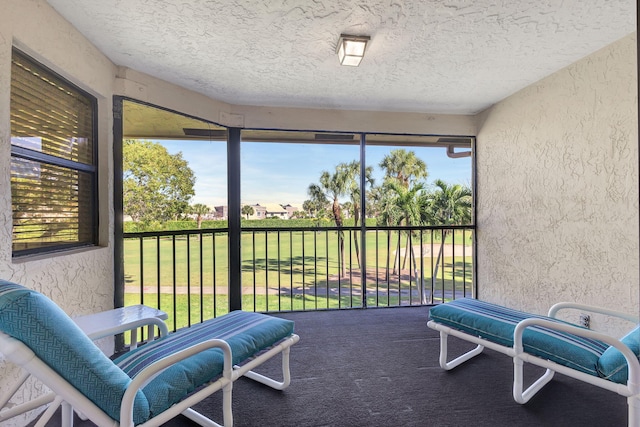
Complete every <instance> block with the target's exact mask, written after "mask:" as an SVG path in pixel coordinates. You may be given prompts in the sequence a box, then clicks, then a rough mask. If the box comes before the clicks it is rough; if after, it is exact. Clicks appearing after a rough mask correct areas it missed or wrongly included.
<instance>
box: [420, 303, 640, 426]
mask: <svg viewBox="0 0 640 427" xmlns="http://www.w3.org/2000/svg"><path fill="white" fill-rule="evenodd" d="M565 309H577V310H580V311H586V312H591V313H599V314H604V315H607V316H613V317H618V318H621V319H624V320H627V321H629V322H632V323H635V325H636V327H635V328H634V329H633V330H632V331H631V332H629V333H628V334H627V335H625V336H624V337H623V338H621V339H620V340H618V339H616V338H613V337H611V336H608V335H605V334H602V333H599V332H595V331H592V330H589V329H587V328H584V327H580V326H577V325H574V324H571V323H568V322H564V321H562V320H559V319H558V318H557V314H558V312H559V311H561V310H565ZM427 325H428V326H429V327H430V328H432V329H435V330H437V331H439V332H440V366H441V367H442V368H443V369H446V370H450V369H453V368H455V367H457V366H458V365H460V364H462V363H464V362H466V361H467V360H469V359H471V358H473V357H475V356H477V355H479V354H480V353H482V351H483V350H484V348H485V347H487V348H490V349H492V350H495V351H498V352H500V353H503V354H506V355H508V356H510V357H512V358H513V362H514V379H513V397H514V399H515V400H516V402H518V403H522V404H524V403H526V402H528V401H529V400H530V399H531V398H532V397H533V396H534V395H535V394H536V393H537V392H538V391H540V389H542V388H543V387H544V386H545V385H546V384H547V383H548V382H549V381H551V379H552V378H553V376H554V374H555V372H559V373H561V374H564V375H567V376H569V377H572V378H576V379H578V380H581V381H584V382H586V383H589V384H593V385H595V386H598V387H601V388H604V389H606V390H610V391H613V392H615V393H618V394H620V395H622V396H625V397H627V402H628V407H629V426H630V427H631V426H639V425H640V362H639V358H640V326H638V317H636V316H632V315H628V314H625V313H620V312H616V311H613V310H608V309H603V308H598V307H593V306H586V305H581V304H574V303H558V304H556V305H554V306H553V307H551V309H550V310H549V313H548V315H547V316H541V315H535V314H531V313H526V312H522V311H518V310H512V309H508V308H506V307H502V306H500V305H496V304H491V303H487V302H483V301H478V300H476V299H470V298H463V299H458V300H455V301H452V302H449V303H445V304H442V305H439V306H436V307H433V308H432V309H431V310H430V320H429V321H428V323H427ZM449 335H452V336H454V337H457V338H460V339H462V340H465V341H469V342H471V343H474V344H476V345H477V346H476V347H475V348H473V349H472V350H470V351H468V352H466V353H464V354H462V355H460V356H458V357H456V358H455V359H453V360H451V361H448V354H447V341H448V337H449ZM524 362H527V363H531V364H533V365H537V366H540V367H543V368H545V369H546V371H545V373H544V374H543V375H542V376H541V377H540V378H539V379H538V380H537V381H535V382H534V383H533V384H531V385H530V386H529V387H528V388H527V389H525V390H523V388H524V386H523V366H524Z"/></svg>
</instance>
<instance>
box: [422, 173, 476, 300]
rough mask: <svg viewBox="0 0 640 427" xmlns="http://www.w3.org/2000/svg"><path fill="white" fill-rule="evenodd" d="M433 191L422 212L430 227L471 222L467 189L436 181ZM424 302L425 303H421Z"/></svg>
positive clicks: (447, 232) (441, 252)
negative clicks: (426, 217) (426, 206)
mask: <svg viewBox="0 0 640 427" xmlns="http://www.w3.org/2000/svg"><path fill="white" fill-rule="evenodd" d="M434 185H435V187H436V189H435V191H434V192H433V193H432V194H431V195H430V197H429V198H430V200H429V204H428V205H429V206H428V208H427V209H425V210H424V212H425V215H428V220H429V222H430V223H431V224H432V225H462V224H468V223H470V222H471V207H472V192H471V189H470V188H469V187H466V186H462V185H460V184H455V185H449V184H447V183H446V182H444V181H442V180H440V179H437V180H436V181H435V182H434ZM449 232H450V231H449V230H444V231H443V233H442V242H441V244H440V251H439V252H438V258H437V259H436V263H435V268H434V272H433V276H432V278H431V281H432V283H433V286H434V287H435V282H436V277H437V276H438V267H439V265H440V260H441V259H442V256H443V254H444V242H445V239H446V237H447V235H448V234H449ZM423 302H426V301H423Z"/></svg>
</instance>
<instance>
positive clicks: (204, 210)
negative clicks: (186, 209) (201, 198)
mask: <svg viewBox="0 0 640 427" xmlns="http://www.w3.org/2000/svg"><path fill="white" fill-rule="evenodd" d="M190 211H191V213H192V214H195V215H196V222H197V223H198V229H200V228H202V217H203V216H204V215H207V214H208V213H211V208H209V206H207V205H205V204H202V203H196V204H195V205H193V206H191V209H190Z"/></svg>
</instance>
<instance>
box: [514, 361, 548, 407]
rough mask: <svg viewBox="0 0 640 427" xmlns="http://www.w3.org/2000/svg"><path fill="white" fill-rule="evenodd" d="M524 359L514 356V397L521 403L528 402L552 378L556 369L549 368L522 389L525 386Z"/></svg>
mask: <svg viewBox="0 0 640 427" xmlns="http://www.w3.org/2000/svg"><path fill="white" fill-rule="evenodd" d="M523 371H524V361H523V360H522V359H520V358H519V357H514V358H513V399H514V400H515V401H516V402H518V403H521V404H524V403H527V402H528V401H529V400H530V399H531V398H532V397H533V396H535V394H536V393H537V392H538V391H540V389H542V387H544V386H545V385H547V383H548V382H549V381H551V379H553V375H554V374H555V371H552V370H551V369H547V370H546V371H545V373H544V374H543V375H542V376H541V377H540V378H538V379H537V380H536V381H535V382H534V383H533V384H531V385H530V386H529V388H527V389H526V390H524V391H522V389H523V387H524V378H523Z"/></svg>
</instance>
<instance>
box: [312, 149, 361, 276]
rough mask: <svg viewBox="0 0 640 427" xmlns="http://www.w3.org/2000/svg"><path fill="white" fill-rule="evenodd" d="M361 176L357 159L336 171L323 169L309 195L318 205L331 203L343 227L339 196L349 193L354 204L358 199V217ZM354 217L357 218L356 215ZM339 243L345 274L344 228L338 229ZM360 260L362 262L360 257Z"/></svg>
mask: <svg viewBox="0 0 640 427" xmlns="http://www.w3.org/2000/svg"><path fill="white" fill-rule="evenodd" d="M367 169H369V168H367ZM369 173H371V172H369ZM359 176H360V164H359V163H358V162H357V161H353V162H351V163H340V164H339V165H337V166H336V170H335V172H334V173H329V172H327V171H323V172H322V174H321V175H320V183H319V184H311V185H310V186H309V189H308V190H307V192H308V194H309V196H311V200H312V201H313V202H314V203H316V204H317V205H320V206H326V205H327V204H329V203H331V213H332V215H333V220H334V221H335V223H336V226H337V227H338V228H342V227H343V225H344V218H343V215H342V208H341V207H340V201H339V198H340V197H342V196H345V195H349V196H350V197H351V202H352V206H354V205H355V204H356V203H354V199H357V208H358V209H357V210H356V209H355V207H354V212H358V214H357V215H358V216H357V218H359V209H360V208H359V206H360V199H359V197H356V196H355V195H356V194H359V193H356V190H355V189H356V187H359ZM357 191H359V190H357ZM354 218H356V216H355V215H354ZM357 218H356V221H357ZM338 245H339V247H340V265H341V269H340V274H341V275H342V276H344V275H345V265H344V231H342V230H338ZM356 250H357V249H356ZM358 262H360V258H359V257H358Z"/></svg>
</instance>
